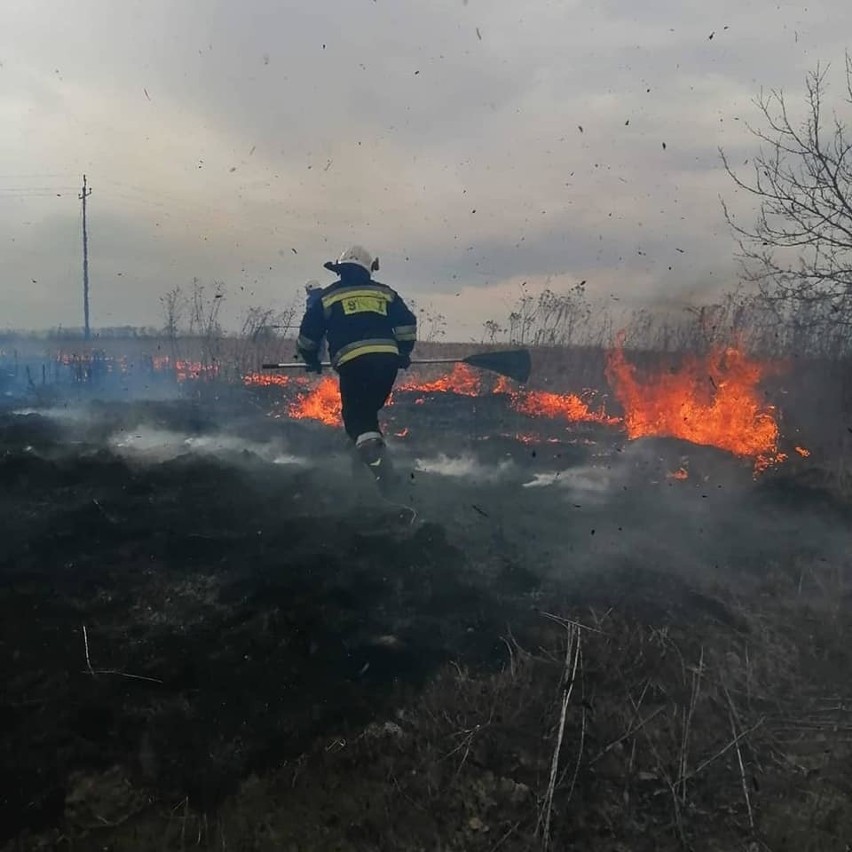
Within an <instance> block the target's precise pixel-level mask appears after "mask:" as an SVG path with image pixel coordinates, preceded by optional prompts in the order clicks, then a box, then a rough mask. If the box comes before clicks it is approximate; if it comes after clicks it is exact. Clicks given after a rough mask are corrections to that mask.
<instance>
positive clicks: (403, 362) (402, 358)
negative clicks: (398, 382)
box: [399, 353, 411, 370]
mask: <svg viewBox="0 0 852 852" xmlns="http://www.w3.org/2000/svg"><path fill="white" fill-rule="evenodd" d="M410 366H411V356H410V355H403V354H402V353H400V355H399V369H400V370H407V369H408V368H409V367H410Z"/></svg>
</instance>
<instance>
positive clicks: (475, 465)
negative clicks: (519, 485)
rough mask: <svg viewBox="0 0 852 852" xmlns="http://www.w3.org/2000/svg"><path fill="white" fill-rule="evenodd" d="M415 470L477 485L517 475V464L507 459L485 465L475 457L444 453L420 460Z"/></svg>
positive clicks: (417, 460) (415, 465) (416, 463)
mask: <svg viewBox="0 0 852 852" xmlns="http://www.w3.org/2000/svg"><path fill="white" fill-rule="evenodd" d="M414 468H415V470H416V471H419V472H421V473H432V474H435V475H437V476H442V477H447V478H450V479H463V480H466V481H468V482H476V483H496V482H500V481H502V480H506V479H508V478H509V477H510V476H511V475H512V474H514V473H516V468H515V464H514V462H513V461H512V460H510V459H507V460H504V461H501V462H499V463H498V464H496V465H494V464H491V465H489V464H485V463H483V462H481V461H479V460H478V459H476V458H475V457H474V456H473V455H469V454H466V455H463V456H457V457H450V456H447V455H445V454H444V453H440V454H439V455H437V456H433V457H431V458H418V459H416V460H415V463H414Z"/></svg>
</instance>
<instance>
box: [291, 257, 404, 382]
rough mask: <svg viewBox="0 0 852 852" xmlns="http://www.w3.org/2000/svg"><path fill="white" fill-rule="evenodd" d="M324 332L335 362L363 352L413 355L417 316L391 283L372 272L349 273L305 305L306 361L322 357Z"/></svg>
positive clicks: (301, 343) (302, 342) (302, 340)
mask: <svg viewBox="0 0 852 852" xmlns="http://www.w3.org/2000/svg"><path fill="white" fill-rule="evenodd" d="M323 337H325V338H326V339H327V340H328V352H329V355H330V357H331V364H332V366H333V367H335V368H337V367H340V366H341V365H343V364H346V363H347V362H349V361H352V360H353V359H354V358H358V357H360V356H361V355H369V354H374V353H388V354H392V355H409V354H410V353H411V350H412V349H414V343H415V341H416V339H417V318H416V317H415V316H414V314H413V313H412V312H411V311H410V310H409V308H408V306H407V305H406V304H405V302H404V301H403V300H402V297H401V296H400V295H399V294H398V293H397V292H395V291H394V290H392V289H391V288H390V287H387V286H386V285H384V284H380V283H379V282H378V281H373V280H372V279H371V278H370V277H369V276H368V275H367V274H366V273H364V275H363V276H360V275H358V276H353V275H344V276H342V277H341V279H340V280H339V281H335V283H334V284H332V285H331V286H329V287H326V288H325V289H324V290H323V291H322V295H321V296H320V298H319V299H317V300H316V301H315V302H314V303H313V304H312V305H310V306H309V307H308V309H307V310H306V311H305V315H304V317H303V318H302V324H301V326H300V327H299V339H298V341H297V346H298V349H299V353H300V354H301V355H302V357H303V358H304V359H305V360H306V361H313V360H316V358H317V353H318V352H319V348H320V344H321V343H322V339H323Z"/></svg>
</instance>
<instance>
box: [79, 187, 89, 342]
mask: <svg viewBox="0 0 852 852" xmlns="http://www.w3.org/2000/svg"><path fill="white" fill-rule="evenodd" d="M91 194H92V190H91V189H89V188H88V185H87V184H86V176H85V175H83V190H82V192H81V193H80V195H79V196H78V197H79V199H80V200H81V201H82V202H83V322H84V326H83V335H84V337H85V338H86V340H88V339H89V338H90V337H91V331H90V329H89V234H88V232H87V230H86V199H87V198H88V197H89V196H90V195H91Z"/></svg>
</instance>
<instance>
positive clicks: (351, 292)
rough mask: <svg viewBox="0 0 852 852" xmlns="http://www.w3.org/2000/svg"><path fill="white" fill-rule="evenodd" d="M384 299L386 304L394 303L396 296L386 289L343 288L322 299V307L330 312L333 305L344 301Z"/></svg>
mask: <svg viewBox="0 0 852 852" xmlns="http://www.w3.org/2000/svg"><path fill="white" fill-rule="evenodd" d="M358 298H367V299H382V300H384V301H385V302H392V301H393V300H394V294H393V293H392V292H391V291H390V290H388V289H387V288H385V287H341V289H340V290H336V291H335V292H334V293H329V294H328V296H323V297H322V306H323V308H325V310H328V309H329V308H330V307H331V306H332V305H336V304H337V303H338V302H342V301H343V300H344V299H358Z"/></svg>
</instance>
